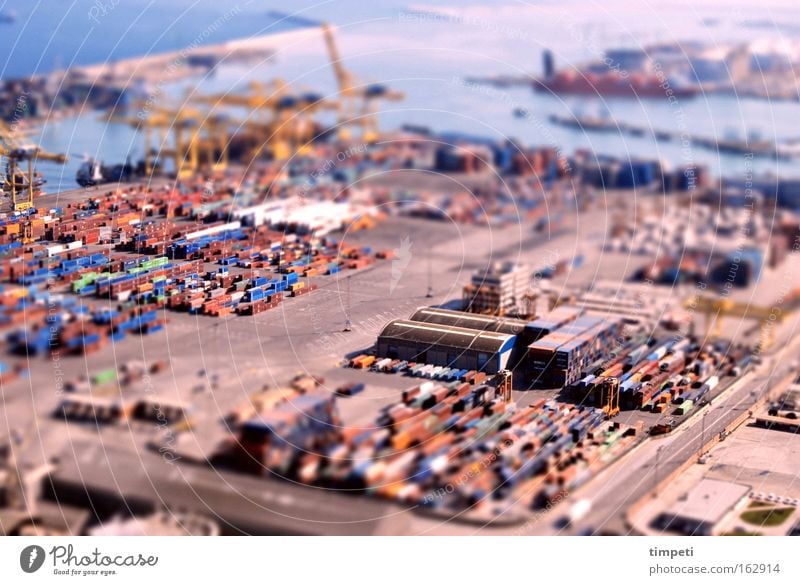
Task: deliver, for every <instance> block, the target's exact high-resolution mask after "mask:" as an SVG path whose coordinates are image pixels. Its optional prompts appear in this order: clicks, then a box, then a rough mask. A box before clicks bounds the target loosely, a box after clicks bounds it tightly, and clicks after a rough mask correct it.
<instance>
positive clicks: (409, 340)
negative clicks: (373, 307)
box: [377, 319, 516, 374]
mask: <svg viewBox="0 0 800 585" xmlns="http://www.w3.org/2000/svg"><path fill="white" fill-rule="evenodd" d="M515 341H516V335H512V334H509V333H497V332H494V331H484V330H480V329H468V328H466V327H453V326H452V325H440V324H434V323H424V322H419V321H411V320H404V319H396V320H394V321H391V322H390V323H389V324H388V325H386V327H384V328H383V331H381V333H380V335H379V336H378V344H377V346H378V355H381V356H386V357H390V358H398V359H404V360H409V361H415V362H422V363H426V364H433V365H437V366H448V367H457V368H463V369H467V370H482V371H485V372H487V373H490V374H495V373H497V372H499V371H500V370H504V369H506V367H507V366H508V363H509V359H510V358H511V353H512V351H513V349H514V344H515Z"/></svg>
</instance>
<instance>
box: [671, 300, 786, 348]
mask: <svg viewBox="0 0 800 585" xmlns="http://www.w3.org/2000/svg"><path fill="white" fill-rule="evenodd" d="M794 304H795V303H794V302H793V303H791V306H787V307H785V308H784V309H780V310H776V309H775V308H773V307H760V306H757V305H750V304H747V303H737V302H735V301H732V300H731V299H727V298H712V297H705V296H700V295H697V296H695V297H692V298H691V299H689V300H687V301H686V302H685V303H684V307H685V308H686V309H689V310H694V311H697V312H698V313H701V314H702V315H703V317H704V321H705V329H706V331H705V335H706V337H707V338H714V337H719V335H720V333H721V332H722V321H723V319H725V317H739V318H742V319H751V320H753V321H758V322H759V326H760V329H761V341H760V345H761V348H762V349H766V348H768V347H770V346H771V345H772V344H773V343H774V342H775V328H776V327H777V326H778V325H780V324H781V323H782V322H783V320H784V319H785V318H786V317H787V316H788V314H789V312H790V311H791V310H793V309H794V308H795V307H794Z"/></svg>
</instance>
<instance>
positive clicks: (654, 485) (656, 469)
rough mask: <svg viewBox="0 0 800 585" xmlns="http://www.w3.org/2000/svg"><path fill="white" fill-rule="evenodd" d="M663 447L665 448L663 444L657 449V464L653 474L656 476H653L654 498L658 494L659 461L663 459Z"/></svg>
mask: <svg viewBox="0 0 800 585" xmlns="http://www.w3.org/2000/svg"><path fill="white" fill-rule="evenodd" d="M663 448H664V445H661V446H659V448H658V449H656V465H655V469H654V474H653V475H654V477H653V479H654V482H653V497H654V498H655V497H657V496H658V463H659V460H660V459H661V450H662V449H663Z"/></svg>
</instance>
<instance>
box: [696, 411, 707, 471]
mask: <svg viewBox="0 0 800 585" xmlns="http://www.w3.org/2000/svg"><path fill="white" fill-rule="evenodd" d="M707 416H708V412H704V413H703V418H702V419H700V422H701V423H702V424H701V427H700V446H699V447H698V449H697V462H698V463H702V459H703V447H704V446H705V444H706V417H707Z"/></svg>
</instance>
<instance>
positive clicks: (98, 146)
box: [0, 0, 800, 192]
mask: <svg viewBox="0 0 800 585" xmlns="http://www.w3.org/2000/svg"><path fill="white" fill-rule="evenodd" d="M109 3H110V4H114V0H109V2H107V3H106V4H109ZM767 4H768V5H769V11H768V12H769V14H768V18H769V19H771V22H773V23H774V25H775V26H774V27H766V26H759V27H757V26H756V25H754V19H756V18H759V17H765V15H764V14H755V13H753V12H752V9H751V8H748V7H747V6H746V5H745V4H744V3H742V4H741V5H739V4H737V3H736V2H734V3H733V4H731V3H729V2H721V1H717V0H701V1H700V2H692V3H691V4H688V3H685V2H678V3H674V4H673V3H669V5H667V3H658V5H657V6H652V5H650V6H648V5H647V4H646V3H631V2H622V1H612V2H602V3H601V2H596V1H585V0H567V1H566V2H557V3H556V2H553V3H550V2H536V3H533V2H530V3H517V2H512V1H511V0H508V1H506V2H497V3H496V4H495V5H494V6H485V5H484V6H480V7H478V6H475V7H471V6H462V5H461V4H460V3H458V2H455V1H454V0H450V1H442V2H428V3H425V4H415V5H413V6H411V5H403V4H397V3H392V2H384V3H379V4H375V5H370V6H369V7H364V6H362V5H361V3H359V2H356V1H354V0H344V1H337V2H335V3H331V2H328V3H323V4H322V5H318V6H317V5H315V4H312V3H310V2H308V3H299V4H294V5H293V6H294V9H295V10H297V11H300V13H301V16H302V17H303V18H315V19H319V20H329V21H331V22H333V23H334V24H335V25H337V26H338V27H339V29H338V31H337V35H338V36H337V40H338V42H339V48H340V52H341V53H342V56H343V58H344V59H345V60H346V64H347V66H348V67H349V68H350V69H351V70H352V71H354V72H355V73H357V74H358V75H359V77H360V78H361V79H363V80H365V81H379V82H384V83H386V84H388V85H391V86H393V87H396V88H398V89H400V90H402V91H404V92H405V94H406V99H405V100H404V101H403V102H397V103H390V104H386V105H385V111H384V112H383V113H382V115H381V121H382V125H383V127H385V128H396V127H399V126H401V125H403V124H416V125H423V126H428V127H431V128H433V129H434V130H439V131H457V132H464V133H469V134H480V135H486V136H489V137H494V138H498V139H502V138H504V137H513V138H518V139H520V140H521V141H523V142H525V143H530V144H551V145H554V146H558V147H559V148H561V149H562V150H563V151H564V152H566V153H570V152H572V151H574V150H575V149H579V148H585V149H591V150H592V151H593V152H595V153H597V154H608V155H614V156H619V157H632V158H659V159H665V160H668V161H670V162H671V163H673V164H675V165H680V164H687V163H702V164H707V165H709V166H710V168H711V170H712V172H714V173H715V174H723V175H728V176H734V175H737V174H741V173H743V172H744V171H745V169H747V170H752V171H754V172H756V173H765V174H767V173H774V174H778V175H780V176H784V177H800V161H785V160H781V161H776V160H771V159H758V160H755V161H747V160H745V158H744V157H743V156H742V155H735V154H727V155H726V154H722V155H721V154H718V153H715V152H710V151H707V150H702V149H699V148H694V147H692V146H691V145H688V146H687V144H684V143H681V142H680V141H673V142H657V141H655V140H654V139H653V138H652V137H646V136H638V137H637V136H629V135H621V134H614V133H603V134H592V133H585V132H582V131H580V130H574V129H569V128H563V127H559V126H556V125H554V124H552V123H551V122H550V121H549V120H548V118H549V116H550V115H551V114H557V115H559V116H565V115H566V116H570V115H597V114H600V113H602V114H604V115H605V114H606V112H607V113H608V115H610V116H612V117H613V118H614V119H616V120H618V121H621V122H625V123H628V124H632V125H639V126H646V127H650V128H653V129H656V130H669V131H672V132H681V131H683V130H684V129H685V130H686V131H687V132H690V133H694V134H696V135H698V136H728V137H730V136H738V137H741V138H744V137H747V136H751V137H758V139H761V140H763V139H768V140H781V141H784V140H794V139H797V138H800V130H799V129H798V128H797V126H796V120H797V119H798V115H800V103H797V102H790V101H780V102H776V101H773V102H770V101H766V100H757V99H753V98H738V97H736V96H723V95H708V96H704V95H700V96H697V97H694V98H681V99H680V100H678V101H677V102H676V101H669V100H667V99H666V98H653V99H646V100H640V101H637V100H632V99H625V98H615V99H604V98H602V97H599V96H598V97H588V98H587V97H564V96H554V95H548V94H535V93H534V92H533V91H532V90H531V89H530V88H529V87H527V86H525V87H523V86H514V87H506V88H498V87H489V86H483V85H476V84H473V83H469V82H465V79H466V78H469V77H474V76H490V75H512V76H520V75H524V74H529V75H537V74H539V73H540V72H541V63H540V62H541V52H542V50H543V49H545V48H549V49H551V50H552V51H553V52H554V54H555V58H556V61H557V65H558V66H559V67H562V66H564V65H566V64H570V63H573V64H578V63H581V62H584V61H587V60H590V59H597V58H599V57H600V56H602V51H603V49H605V48H608V47H620V46H625V47H634V46H641V45H645V44H651V43H654V42H674V41H680V42H689V41H700V42H704V43H708V44H710V45H712V46H713V45H715V44H719V43H724V42H729V41H748V40H754V39H756V38H759V39H760V38H770V39H789V40H792V41H796V40H797V38H796V37H792V36H791V35H796V34H797V30H798V28H800V13H797V11H796V9H794V7H793V4H792V3H791V2H788V1H787V2H784V1H783V0H778V1H771V2H767ZM13 5H17V8H16V9H17V15H16V20H15V22H14V23H13V24H10V25H9V24H4V25H2V26H4V27H6V28H5V29H4V33H5V34H4V35H0V38H2V39H3V40H2V41H1V42H0V47H3V48H4V49H6V50H7V51H8V52H7V53H6V54H8V55H9V57H8V60H7V62H6V64H5V68H4V72H3V75H4V76H11V75H26V74H31V73H35V72H41V71H46V70H48V69H53V68H58V67H59V66H61V67H63V66H64V64H65V62H72V61H71V59H72V55H73V54H74V53H75V50H74V49H75V43H76V42H78V41H80V47H81V48H80V51H78V53H77V54H78V56H77V57H76V58H75V60H74V62H75V63H83V64H85V63H91V62H98V61H105V60H108V59H109V58H122V57H130V56H132V55H131V50H132V49H130V50H129V49H128V47H134V46H141V40H140V39H138V38H136V37H137V35H140V34H147V35H148V38H150V37H152V38H153V41H152V42H151V45H152V47H153V51H161V50H176V49H179V48H180V47H181V46H186V45H188V44H190V43H191V42H192V39H193V38H196V37H197V36H198V35H203V31H204V30H207V29H208V27H209V26H210V23H213V22H214V21H215V19H218V18H219V17H220V16H221V15H222V14H224V12H225V10H228V11H230V10H232V9H236V6H237V5H234V6H233V7H231V6H227V5H226V6H224V7H223V6H221V5H220V3H218V2H217V3H215V2H210V1H208V0H199V1H190V0H180V1H178V2H173V3H171V8H170V10H171V11H173V12H174V14H175V18H174V19H173V21H172V22H170V21H169V20H168V19H165V18H164V17H161V18H160V19H158V20H156V19H146V20H147V21H148V22H149V23H150V24H148V27H156V29H155V30H146V31H141V30H140V29H139V28H138V25H136V24H135V21H134V20H132V19H135V18H136V16H135V15H136V14H138V13H142V12H143V11H144V12H146V11H147V10H150V9H151V7H150V5H152V2H148V1H147V0H136V1H132V2H125V3H121V2H120V3H117V4H116V5H115V6H114V7H113V9H112V10H108V11H107V14H105V16H103V18H105V19H106V21H107V22H112V21H113V22H117V21H119V22H118V26H119V30H117V32H115V33H114V34H112V33H109V32H108V29H107V28H106V24H107V22H104V23H103V29H102V30H103V34H102V35H100V34H99V33H98V29H97V28H96V27H95V25H94V23H93V22H92V21H91V19H90V18H89V14H90V11H91V10H92V6H96V3H92V2H84V1H83V0H80V1H78V2H74V3H71V7H69V6H70V3H61V2H57V1H55V0H43V1H42V2H40V3H39V4H37V5H36V6H30V7H27V6H28V3H23V2H6V3H5V6H6V8H11V7H13ZM78 5H80V9H79V8H77V6H78ZM312 6H316V7H315V8H314V9H313V10H307V11H303V9H304V8H310V7H312ZM26 7H27V8H26ZM160 8H161V6H160ZM269 8H270V7H269V6H267V7H265V6H264V5H263V3H261V2H258V3H256V2H246V1H244V2H242V4H241V7H240V8H238V9H236V10H237V12H236V14H235V15H234V17H233V18H231V19H230V20H229V21H228V22H226V23H225V24H224V26H221V27H219V28H218V30H215V33H214V35H208V36H209V38H208V39H207V40H206V42H208V43H214V42H222V41H223V40H228V39H230V38H236V37H240V36H243V35H244V36H247V35H250V34H260V33H262V32H263V33H271V32H280V31H284V30H287V29H289V28H291V27H292V26H293V24H292V21H291V20H281V19H280V18H277V17H276V15H275V14H274V13H269ZM274 8H275V9H276V10H277V9H280V7H279V6H277V5H276V6H274ZM137 10H138V11H139V12H137ZM26 11H27V12H26ZM59 11H60V13H59ZM44 12H47V15H46V18H44V17H43V18H38V17H34V16H32V15H33V14H34V13H35V14H38V15H42V14H43V13H44ZM78 12H80V15H78ZM59 14H60V19H59ZM598 14H602V15H603V18H602V19H601V20H602V21H603V22H604V23H607V24H604V25H603V27H602V28H599V27H597V26H593V25H591V23H592V22H597V21H598V20H599V19H598V18H597V16H598ZM687 14H690V15H692V16H691V17H689V18H688V19H687V16H686V15H687ZM81 18H82V19H84V20H86V22H83V21H82V22H83V24H81V25H80V26H79V25H78V20H80V19H81ZM259 19H261V20H259ZM60 22H64V23H67V24H68V26H69V27H71V29H72V30H73V31H74V34H73V35H72V36H73V37H74V38H71V39H67V40H65V39H64V31H63V30H62V29H61V28H58V26H59V24H58V23H60ZM270 22H272V23H273V24H272V26H274V29H272V28H270V26H271V25H270V24H268V23H270ZM26 23H27V25H26ZM22 25H26V26H34V25H35V26H37V27H40V28H39V29H38V30H39V33H38V34H47V30H48V27H49V30H52V31H60V32H58V34H53V35H52V37H53V39H54V41H53V43H52V45H48V48H47V50H46V51H45V52H44V53H43V55H25V56H20V55H19V51H18V50H15V49H14V48H13V47H14V39H15V35H16V36H17V37H18V36H19V34H21V33H20V32H19V30H18V29H19V27H20V26H22ZM64 26H67V25H64ZM676 31H677V32H676ZM25 34H28V33H27V32H26V33H25ZM677 35H680V36H677ZM101 37H102V38H101ZM112 37H113V40H114V42H113V43H112V42H111V41H110V40H109V39H110V38H112ZM9 44H10V46H11V50H9ZM20 46H22V45H20ZM25 46H30V44H26V45H25ZM376 47H379V48H377V49H376ZM276 76H277V77H281V78H283V79H285V80H286V81H288V82H290V83H292V84H294V85H296V86H298V87H304V88H314V89H315V90H318V91H321V92H322V93H323V94H328V95H335V92H336V83H335V79H334V76H333V73H332V70H331V67H330V64H329V62H328V59H327V54H326V52H325V46H324V43H323V40H322V37H321V36H319V37H315V38H312V39H310V40H308V39H305V40H297V41H295V42H288V43H287V44H286V45H285V46H282V47H281V49H280V51H279V52H278V54H277V56H276V58H275V59H274V60H271V61H270V62H269V63H260V64H247V65H231V66H222V67H219V68H217V69H216V70H215V71H214V73H213V74H212V75H211V76H209V77H208V78H206V79H202V80H195V81H196V82H197V83H199V84H200V87H201V88H202V91H220V90H222V91H227V90H231V89H235V88H237V87H245V86H246V84H247V82H248V81H250V80H252V79H261V80H267V79H270V78H272V77H276ZM184 90H185V83H182V84H179V85H178V86H176V87H171V89H170V91H171V93H172V94H173V95H174V96H175V97H176V99H178V98H179V96H182V95H183V92H184ZM518 108H519V109H523V110H525V112H526V115H525V116H523V117H515V116H514V115H513V111H514V110H515V109H518ZM41 141H42V143H43V145H44V146H45V147H48V148H52V149H55V150H59V149H60V150H61V151H63V150H64V145H65V144H68V145H69V147H68V154H70V155H71V157H72V160H71V161H70V163H69V164H68V165H65V166H64V167H60V168H46V169H45V168H44V167H43V168H42V170H43V171H44V173H45V176H46V178H47V179H48V190H49V191H51V192H52V191H55V190H58V189H59V188H61V187H64V188H66V187H72V186H73V184H74V175H75V169H76V167H77V165H78V164H79V163H80V158H81V156H82V155H83V154H84V153H86V154H88V155H91V156H95V157H98V158H102V159H103V160H105V161H107V162H120V161H122V160H124V159H125V157H126V156H127V155H128V154H130V155H131V157H132V158H139V157H141V155H142V146H141V142H140V140H139V138H138V137H137V136H136V135H135V133H134V132H133V131H132V130H131V129H129V128H126V127H120V126H109V125H107V124H106V123H105V122H101V121H99V120H98V119H97V115H96V114H93V113H87V114H84V115H82V116H80V117H78V118H66V119H62V120H50V121H48V122H47V123H46V124H45V125H44V126H43V127H42V128H41Z"/></svg>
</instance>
